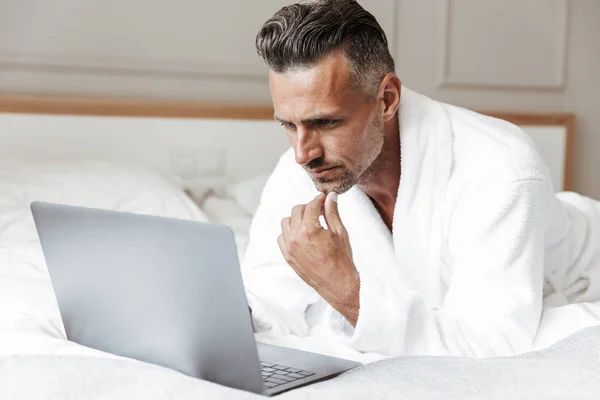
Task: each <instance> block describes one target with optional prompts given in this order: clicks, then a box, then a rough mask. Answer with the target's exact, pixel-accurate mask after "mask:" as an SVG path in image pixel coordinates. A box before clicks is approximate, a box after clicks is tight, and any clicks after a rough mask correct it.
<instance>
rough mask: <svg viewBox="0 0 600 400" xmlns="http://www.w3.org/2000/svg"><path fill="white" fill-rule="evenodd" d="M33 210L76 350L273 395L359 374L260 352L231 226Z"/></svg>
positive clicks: (288, 353) (309, 356) (299, 355)
mask: <svg viewBox="0 0 600 400" xmlns="http://www.w3.org/2000/svg"><path fill="white" fill-rule="evenodd" d="M31 210H32V213H33V217H34V220H35V225H36V228H37V232H38V236H39V239H40V243H41V245H42V250H43V252H44V257H45V259H46V264H47V266H48V271H49V273H50V278H51V280H52V285H53V287H54V291H55V294H56V298H57V301H58V306H59V309H60V313H61V316H62V320H63V323H64V327H65V331H66V334H67V338H68V339H69V340H71V341H73V342H76V343H79V344H81V345H84V346H87V347H91V348H95V349H99V350H102V351H106V352H109V353H112V354H116V355H120V356H124V357H129V358H134V359H137V360H140V361H144V362H149V363H153V364H157V365H161V366H164V367H168V368H171V369H174V370H177V371H180V372H182V373H184V374H187V375H190V376H193V377H196V378H199V379H205V380H208V381H212V382H215V383H219V384H222V385H225V386H229V387H233V388H237V389H242V390H246V391H250V392H253V393H259V394H265V395H275V394H279V393H282V392H284V391H287V390H290V389H293V388H296V387H299V386H303V385H307V384H310V383H314V382H317V381H321V380H324V379H328V378H331V377H333V376H336V375H338V374H340V373H342V372H344V371H347V370H349V369H351V368H354V367H356V366H358V365H360V364H359V363H355V362H352V361H348V360H343V359H338V358H332V357H327V356H323V355H320V354H314V353H308V352H303V351H299V350H295V349H288V348H284V347H276V346H269V345H266V344H261V343H258V344H257V343H256V341H255V339H254V333H253V331H252V322H251V317H250V314H249V312H248V303H247V299H246V294H245V291H244V287H243V283H242V276H241V272H240V268H239V262H238V258H237V251H236V246H235V241H234V236H233V233H232V231H231V230H230V229H229V228H228V227H226V226H224V225H218V224H209V223H201V222H193V221H184V220H178V219H170V218H163V217H154V216H144V215H137V214H130V213H124V212H116V211H107V210H98V209H91V208H83V207H74V206H66V205H59V204H51V203H42V202H34V203H32V204H31Z"/></svg>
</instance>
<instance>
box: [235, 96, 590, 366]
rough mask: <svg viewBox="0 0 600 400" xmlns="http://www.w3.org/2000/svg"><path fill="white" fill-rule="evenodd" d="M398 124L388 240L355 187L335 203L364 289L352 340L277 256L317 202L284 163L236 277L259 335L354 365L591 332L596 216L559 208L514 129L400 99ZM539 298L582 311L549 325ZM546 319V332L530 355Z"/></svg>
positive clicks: (511, 349)
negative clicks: (292, 225)
mask: <svg viewBox="0 0 600 400" xmlns="http://www.w3.org/2000/svg"><path fill="white" fill-rule="evenodd" d="M399 115H400V131H401V151H402V161H401V170H402V177H401V182H400V186H399V192H398V198H397V203H396V207H395V212H394V222H393V235H392V234H391V233H390V231H389V230H388V229H387V228H386V226H385V224H384V223H383V221H382V220H381V218H380V216H379V214H378V212H377V211H376V209H375V207H374V206H373V204H372V203H371V201H370V199H369V198H368V196H367V195H366V194H365V193H363V192H362V191H361V190H360V189H359V188H358V187H354V188H352V189H351V190H349V191H348V192H346V193H344V194H342V195H341V196H340V197H339V210H340V215H341V217H342V221H343V222H344V224H345V226H346V228H347V230H348V232H349V236H350V242H351V245H352V249H353V255H354V261H355V264H356V267H357V269H358V271H359V273H360V278H361V288H360V312H359V317H358V322H357V325H356V327H355V328H354V327H352V326H351V325H350V324H349V323H348V322H347V321H346V320H345V319H344V318H343V317H342V316H341V315H340V314H339V313H338V312H337V311H335V310H334V309H333V308H332V307H330V306H329V305H328V304H326V303H325V302H324V300H323V299H322V298H320V297H319V296H318V294H317V293H316V292H315V291H314V290H313V289H312V288H310V287H309V286H308V285H306V284H305V283H304V282H303V281H302V280H301V279H300V278H299V277H298V276H297V275H296V274H295V273H294V271H293V270H292V269H291V268H290V267H289V266H288V265H287V264H286V263H285V261H284V259H283V257H282V255H281V253H280V250H279V248H278V246H277V240H276V239H277V236H278V235H279V234H280V221H281V219H282V218H284V217H286V216H289V215H290V212H291V209H292V207H293V206H294V205H296V204H301V203H307V202H308V201H310V200H312V198H314V197H315V196H316V195H317V194H318V192H317V191H316V189H315V187H314V185H313V183H312V182H311V180H310V178H309V177H308V175H307V174H306V173H305V172H304V171H303V169H302V168H301V167H300V166H298V165H296V164H295V162H294V157H293V153H292V151H291V150H290V151H289V152H287V153H286V154H284V155H283V156H282V158H281V159H280V161H279V164H278V165H277V167H276V169H275V170H274V172H273V174H272V175H271V177H270V178H269V181H268V183H267V185H266V187H265V189H264V192H263V194H262V199H261V204H260V206H259V207H258V210H257V212H256V214H255V218H254V220H253V224H252V228H251V233H250V235H251V237H250V242H249V246H248V251H247V253H246V257H245V260H244V265H243V273H244V280H245V284H246V287H247V292H248V297H249V301H250V303H251V306H252V309H253V312H254V317H255V324H256V326H257V327H258V328H259V330H260V331H261V332H266V334H267V335H270V337H272V338H277V337H287V338H289V337H296V338H298V337H305V338H311V339H313V340H314V341H316V342H318V343H328V345H330V346H340V347H343V348H345V349H347V350H348V351H349V352H353V355H354V357H353V358H356V359H361V358H363V357H369V358H371V357H377V355H380V356H395V355H422V354H429V355H458V356H468V357H485V356H498V355H512V354H517V353H522V352H525V351H529V350H531V349H532V348H534V347H536V346H538V347H540V346H545V345H548V344H550V343H551V342H553V341H556V340H558V339H559V338H560V336H557V334H556V333H558V332H557V331H555V330H554V329H555V327H556V326H568V328H566V329H565V328H563V329H562V331H560V333H561V334H562V337H564V336H566V334H567V333H572V332H574V331H576V330H577V329H580V328H582V327H585V326H589V325H595V324H599V322H598V318H597V316H600V312H598V311H597V310H598V309H599V308H598V306H599V305H598V304H592V303H591V302H593V301H597V300H600V288H599V287H598V281H600V276H599V271H600V232H599V230H600V205H598V203H596V202H594V201H592V200H591V199H587V198H584V197H582V196H578V195H576V194H572V193H563V194H561V195H560V196H559V197H557V196H556V195H555V193H554V189H553V187H552V183H551V179H550V176H549V173H548V171H547V168H546V166H545V165H544V163H543V162H542V161H541V159H540V156H539V155H538V153H537V152H536V150H535V148H534V145H533V143H532V141H531V140H530V139H529V138H528V137H527V136H526V135H525V133H524V132H523V131H522V130H521V129H519V128H518V127H516V126H514V125H512V124H509V123H507V122H505V121H501V120H497V119H493V118H489V117H485V116H482V115H480V114H476V113H473V112H470V111H468V110H465V109H461V108H458V107H454V106H450V105H447V104H442V103H439V102H436V101H433V100H431V99H429V98H427V97H425V96H422V95H419V94H417V93H414V92H411V91H410V90H408V89H406V88H403V91H402V99H401V107H400V111H399ZM590 282H591V284H590ZM544 299H546V304H548V305H552V306H559V307H573V306H574V307H583V308H584V309H589V310H591V311H590V312H586V313H585V317H581V318H579V317H576V318H575V319H571V320H566V319H565V318H562V317H560V318H557V315H559V314H560V312H558V313H556V312H555V311H557V310H560V309H556V308H552V309H550V308H547V309H544V308H543V305H544V303H543V301H544ZM575 302H587V303H583V304H572V303H575ZM568 304H571V305H570V306H569V305H568ZM594 307H595V308H594ZM544 313H546V314H548V315H549V317H548V318H547V319H546V320H545V321H544V320H543V321H542V325H544V324H545V326H546V327H547V329H548V331H547V332H544V335H542V336H543V340H542V341H541V344H536V343H535V339H536V334H537V333H538V327H539V325H540V319H541V318H542V316H543V314H544ZM595 313H598V314H597V316H596V315H594V314H595Z"/></svg>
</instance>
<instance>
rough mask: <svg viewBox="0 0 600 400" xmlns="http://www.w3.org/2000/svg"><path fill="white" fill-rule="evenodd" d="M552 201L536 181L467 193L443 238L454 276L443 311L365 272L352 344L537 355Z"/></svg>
mask: <svg viewBox="0 0 600 400" xmlns="http://www.w3.org/2000/svg"><path fill="white" fill-rule="evenodd" d="M548 199H549V197H548V185H547V183H546V182H545V181H543V180H535V179H532V180H519V181H509V182H499V181H498V180H494V181H493V182H490V183H487V184H479V185H478V186H477V187H473V188H471V189H466V190H464V192H463V193H462V194H461V195H460V196H459V197H458V200H457V201H456V203H455V206H454V207H452V210H449V213H450V214H451V216H450V217H449V218H448V221H449V228H448V230H447V232H448V233H447V237H446V238H442V240H444V241H445V244H444V245H445V246H447V250H448V252H449V255H450V258H451V260H452V261H451V263H452V269H453V270H454V274H453V276H452V279H451V282H450V286H449V288H448V292H447V293H446V296H445V298H444V301H443V304H442V306H441V307H440V308H438V309H431V308H429V307H428V306H427V305H426V303H425V301H424V299H423V298H422V297H421V296H420V294H419V293H417V292H414V291H411V290H409V289H407V288H406V287H405V286H404V285H403V283H402V282H400V281H399V280H396V281H393V282H391V281H387V282H381V281H378V280H376V279H375V278H374V277H372V276H370V275H369V274H364V276H363V274H361V286H360V310H359V316H358V321H357V324H356V327H355V330H354V332H352V336H351V338H350V341H351V345H352V346H353V347H354V348H356V349H357V350H360V351H365V352H377V353H382V354H386V355H390V356H394V355H419V354H434V355H453V356H467V357H488V356H503V355H512V354H515V353H521V352H524V351H528V350H530V349H531V346H532V343H533V340H534V336H535V334H536V332H537V327H538V324H539V319H540V316H541V310H542V290H543V269H544V246H545V237H544V236H545V225H546V223H545V221H546V220H547V218H548V217H547V216H545V213H546V212H547V210H548V209H549V207H548V203H549V200H548ZM440 262H441V261H440ZM400 267H401V266H400Z"/></svg>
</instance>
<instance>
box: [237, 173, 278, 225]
mask: <svg viewBox="0 0 600 400" xmlns="http://www.w3.org/2000/svg"><path fill="white" fill-rule="evenodd" d="M269 176H270V174H263V175H258V176H255V177H252V178H250V179H245V180H243V181H240V182H237V183H234V184H232V185H231V186H230V187H229V196H230V197H231V198H233V199H234V200H235V201H236V203H238V204H239V205H240V206H241V207H242V208H243V209H244V210H246V212H247V213H249V214H250V215H254V213H255V212H256V209H257V208H258V205H259V204H260V198H261V195H262V191H263V189H264V187H265V185H266V184H267V180H268V179H269Z"/></svg>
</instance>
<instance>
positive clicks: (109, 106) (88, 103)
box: [0, 95, 273, 120]
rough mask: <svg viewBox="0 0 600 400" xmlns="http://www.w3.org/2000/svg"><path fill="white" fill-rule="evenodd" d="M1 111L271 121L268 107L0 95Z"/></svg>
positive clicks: (271, 110) (271, 111)
mask: <svg viewBox="0 0 600 400" xmlns="http://www.w3.org/2000/svg"><path fill="white" fill-rule="evenodd" d="M0 112H5V113H26V114H60V115H102V116H127V117H164V118H216V119H246V120H265V119H273V108H272V107H271V106H270V105H258V104H257V105H250V104H247V105H244V104H214V103H198V102H182V101H169V100H162V101H154V100H130V99H108V98H107V99H105V98H85V97H53V96H36V95H0Z"/></svg>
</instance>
